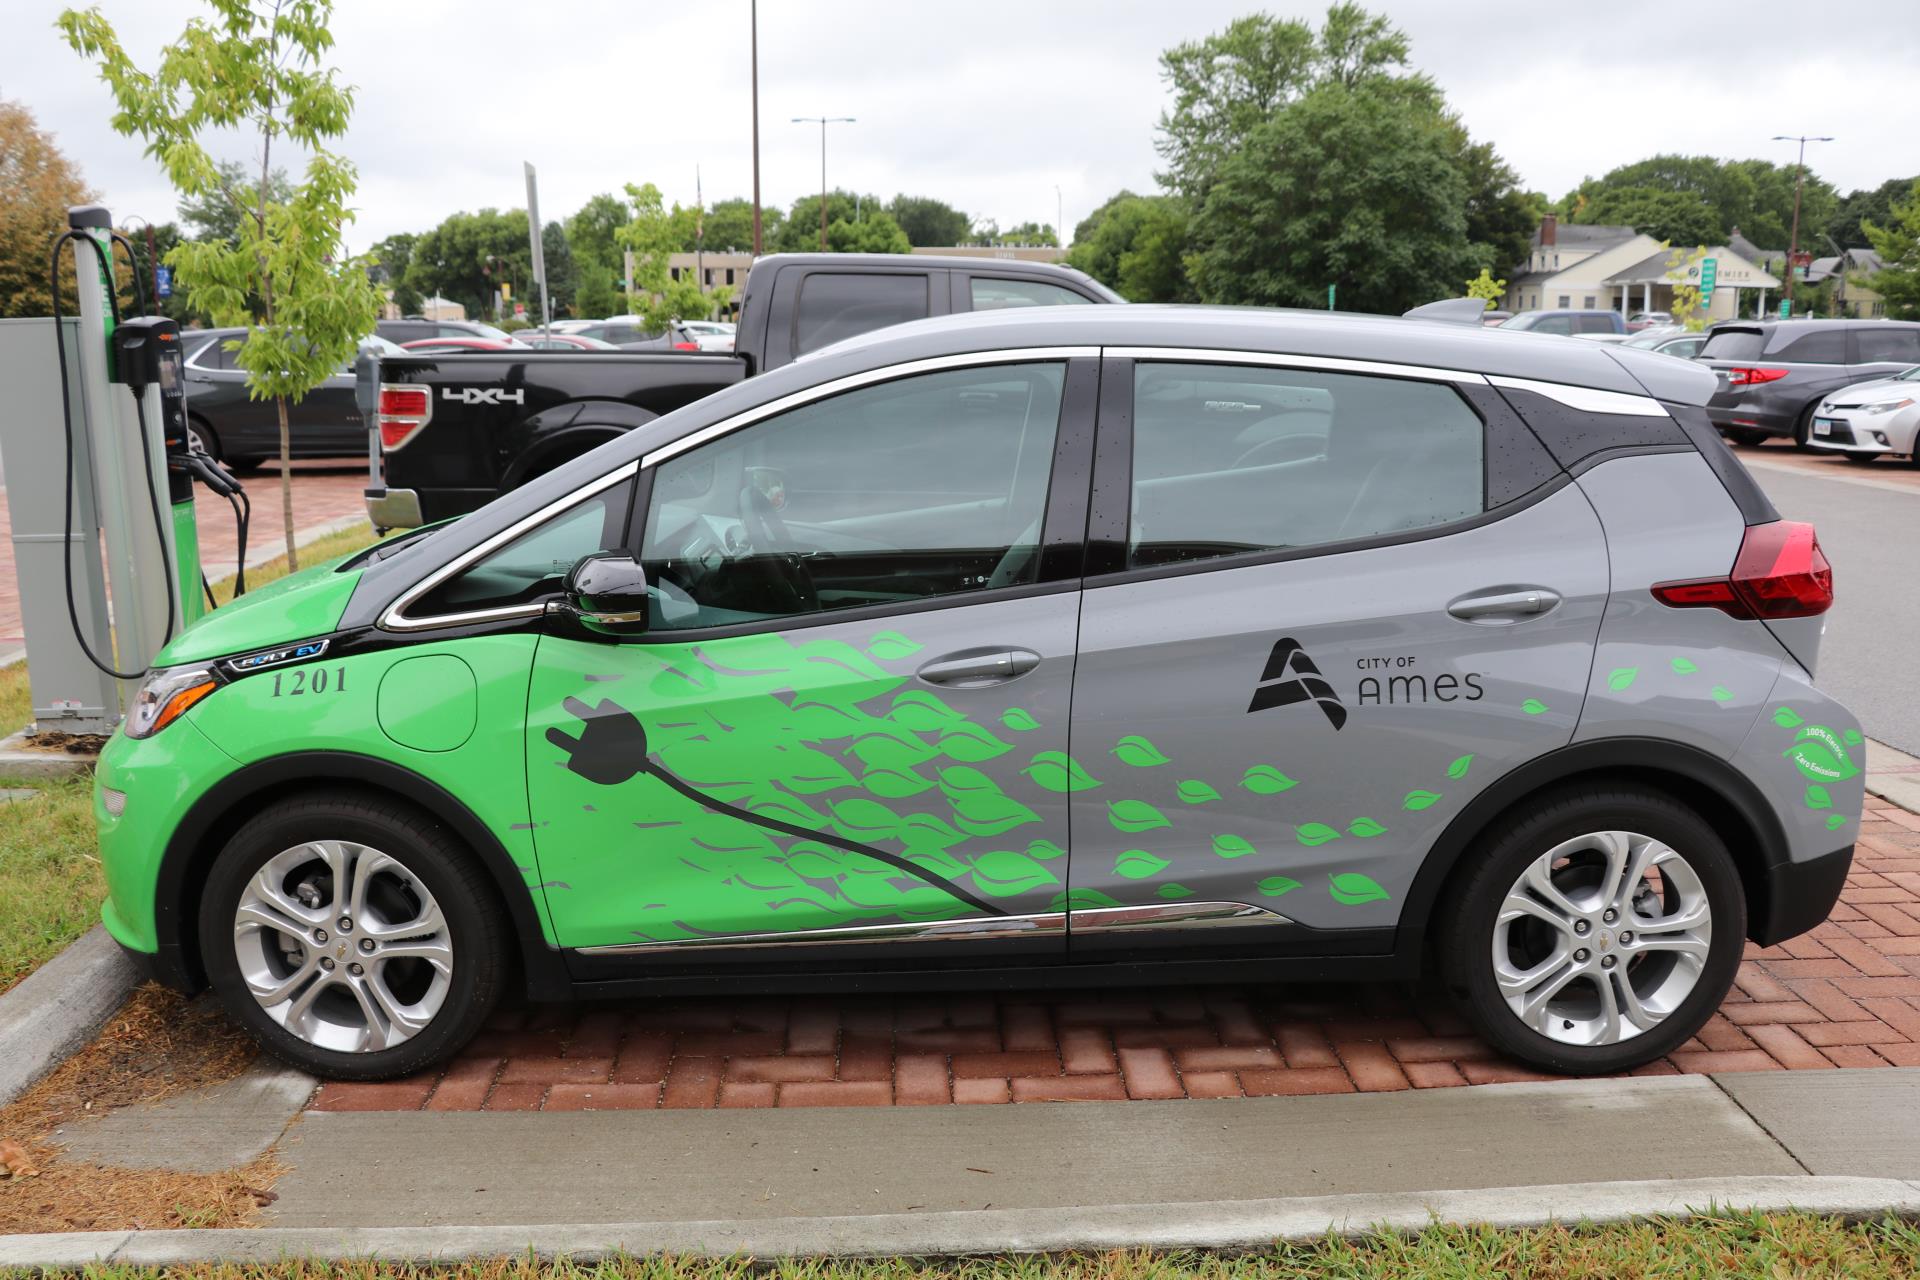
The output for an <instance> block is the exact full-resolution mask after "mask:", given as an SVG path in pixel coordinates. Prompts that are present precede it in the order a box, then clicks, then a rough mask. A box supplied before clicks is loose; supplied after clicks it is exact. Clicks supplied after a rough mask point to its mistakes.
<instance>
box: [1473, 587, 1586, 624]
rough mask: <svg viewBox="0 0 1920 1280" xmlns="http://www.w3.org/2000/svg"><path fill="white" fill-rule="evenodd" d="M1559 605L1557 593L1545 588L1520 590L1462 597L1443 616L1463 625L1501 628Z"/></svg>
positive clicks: (1558, 594) (1524, 588)
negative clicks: (1464, 623) (1465, 623)
mask: <svg viewBox="0 0 1920 1280" xmlns="http://www.w3.org/2000/svg"><path fill="white" fill-rule="evenodd" d="M1559 603H1560V593H1559V592H1557V591H1549V590H1547V589H1546V588H1545V587H1520V588H1516V589H1514V590H1511V591H1494V592H1488V593H1487V594H1485V595H1472V596H1462V597H1460V598H1459V599H1458V600H1455V601H1454V602H1453V603H1451V604H1449V605H1448V606H1447V612H1448V613H1450V614H1452V615H1453V616H1454V617H1456V618H1459V619H1461V620H1462V621H1465V622H1483V623H1493V624H1502V623H1509V622H1519V621H1521V620H1522V619H1524V618H1531V617H1537V616H1539V615H1540V614H1543V613H1546V612H1547V611H1548V610H1550V609H1552V608H1553V607H1554V606H1555V605H1557V604H1559Z"/></svg>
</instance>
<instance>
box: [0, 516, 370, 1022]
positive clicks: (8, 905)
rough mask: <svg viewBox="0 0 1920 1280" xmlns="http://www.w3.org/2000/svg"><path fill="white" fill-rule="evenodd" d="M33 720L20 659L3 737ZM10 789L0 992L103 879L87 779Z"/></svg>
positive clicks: (52, 945)
mask: <svg viewBox="0 0 1920 1280" xmlns="http://www.w3.org/2000/svg"><path fill="white" fill-rule="evenodd" d="M373 541H374V537H373V530H372V529H371V528H357V529H347V530H343V531H341V532H339V533H330V534H327V535H326V536H325V537H323V538H319V539H316V540H315V541H313V542H310V543H308V544H307V545H306V546H304V547H302V548H301V549H300V559H301V561H302V562H303V563H305V564H309V565H314V564H320V563H321V562H323V561H326V560H331V559H332V558H334V557H335V556H341V555H346V554H347V553H349V552H352V551H358V550H359V549H360V548H362V547H364V546H367V545H368V544H370V543H372V542H373ZM286 573H287V560H286V557H285V556H280V557H277V558H275V559H273V560H270V561H268V562H267V563H266V564H263V565H260V566H259V567H257V568H254V569H250V570H248V572H247V585H248V586H249V587H259V586H265V585H266V584H267V583H269V582H272V581H274V580H275V579H277V578H282V577H285V576H286ZM213 589H214V597H215V598H216V599H218V600H220V601H221V602H222V603H225V602H226V601H227V600H229V599H231V598H232V595H233V583H232V581H231V580H222V581H220V582H217V583H215V584H214V588H213ZM32 718H33V699H32V695H31V693H30V691H29V690H28V687H27V666H26V663H24V662H19V663H15V664H13V665H12V666H9V667H4V668H0V736H4V735H5V734H9V733H12V732H13V731H15V730H16V729H20V728H23V727H24V726H25V725H26V724H27V722H28V721H29V720H31V719H32ZM0 785H10V786H14V787H19V788H23V789H31V790H32V791H33V792H34V793H35V794H34V795H33V796H31V797H28V798H23V799H19V800H15V801H13V802H11V803H0V992H3V991H6V990H7V989H8V988H10V987H12V986H14V985H15V984H16V983H18V982H19V981H20V980H21V979H22V978H24V977H26V976H27V975H28V974H29V973H32V972H33V971H34V969H36V968H38V967H39V966H40V965H42V964H44V963H45V962H46V961H47V960H49V959H51V958H52V957H53V956H54V955H55V954H56V953H58V952H59V951H60V949H61V948H62V947H65V946H66V945H67V944H68V943H70V942H72V941H73V940H74V939H75V938H77V937H79V936H80V935H81V934H82V933H85V932H86V931H87V929H89V928H90V927H92V925H93V923H94V921H95V920H97V919H99V915H100V900H101V899H102V898H103V897H105V896H106V882H105V880H104V879H103V877H102V876H101V873H100V861H99V858H98V857H97V856H96V846H95V843H94V832H93V808H92V779H91V778H87V777H81V778H70V779H64V780H61V781H53V782H37V781H36V782H19V783H11V784H0Z"/></svg>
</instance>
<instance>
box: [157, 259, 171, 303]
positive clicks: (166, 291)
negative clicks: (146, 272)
mask: <svg viewBox="0 0 1920 1280" xmlns="http://www.w3.org/2000/svg"><path fill="white" fill-rule="evenodd" d="M153 296H154V297H156V298H171V297H172V296H173V268H172V267H155V268H154V269H153Z"/></svg>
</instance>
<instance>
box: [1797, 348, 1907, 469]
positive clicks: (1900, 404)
mask: <svg viewBox="0 0 1920 1280" xmlns="http://www.w3.org/2000/svg"><path fill="white" fill-rule="evenodd" d="M1916 435H1920V364H1917V365H1915V366H1913V367H1912V368H1911V369H1908V370H1906V371H1905V372H1903V373H1897V374H1895V375H1894V376H1893V377H1891V378H1877V379H1875V380H1874V381H1872V382H1856V383H1854V384H1853V385H1852V386H1850V387H1842V388H1840V389H1839V390H1838V391H1835V392H1834V393H1833V394H1831V395H1829V396H1827V397H1826V399H1824V400H1822V401H1821V402H1820V405H1819V407H1818V408H1816V409H1815V410H1814V411H1813V425H1812V429H1811V430H1810V431H1809V432H1808V434H1807V443H1808V444H1809V445H1812V446H1813V447H1814V448H1815V449H1824V450H1826V451H1827V452H1829V453H1838V454H1843V455H1845V456H1846V457H1847V459H1848V460H1850V461H1853V462H1872V461H1873V460H1874V459H1875V458H1877V457H1879V456H1880V455H1881V454H1883V453H1904V454H1906V455H1907V460H1908V461H1909V462H1910V463H1912V464H1913V465H1915V466H1920V450H1917V449H1916V443H1915V436H1916Z"/></svg>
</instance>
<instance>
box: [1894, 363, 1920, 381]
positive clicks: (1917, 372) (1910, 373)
mask: <svg viewBox="0 0 1920 1280" xmlns="http://www.w3.org/2000/svg"><path fill="white" fill-rule="evenodd" d="M1893 380H1894V381H1895V382H1920V364H1917V365H1915V366H1913V368H1911V369H1908V370H1907V371H1906V372H1904V373H1896V374H1894V375H1893Z"/></svg>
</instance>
